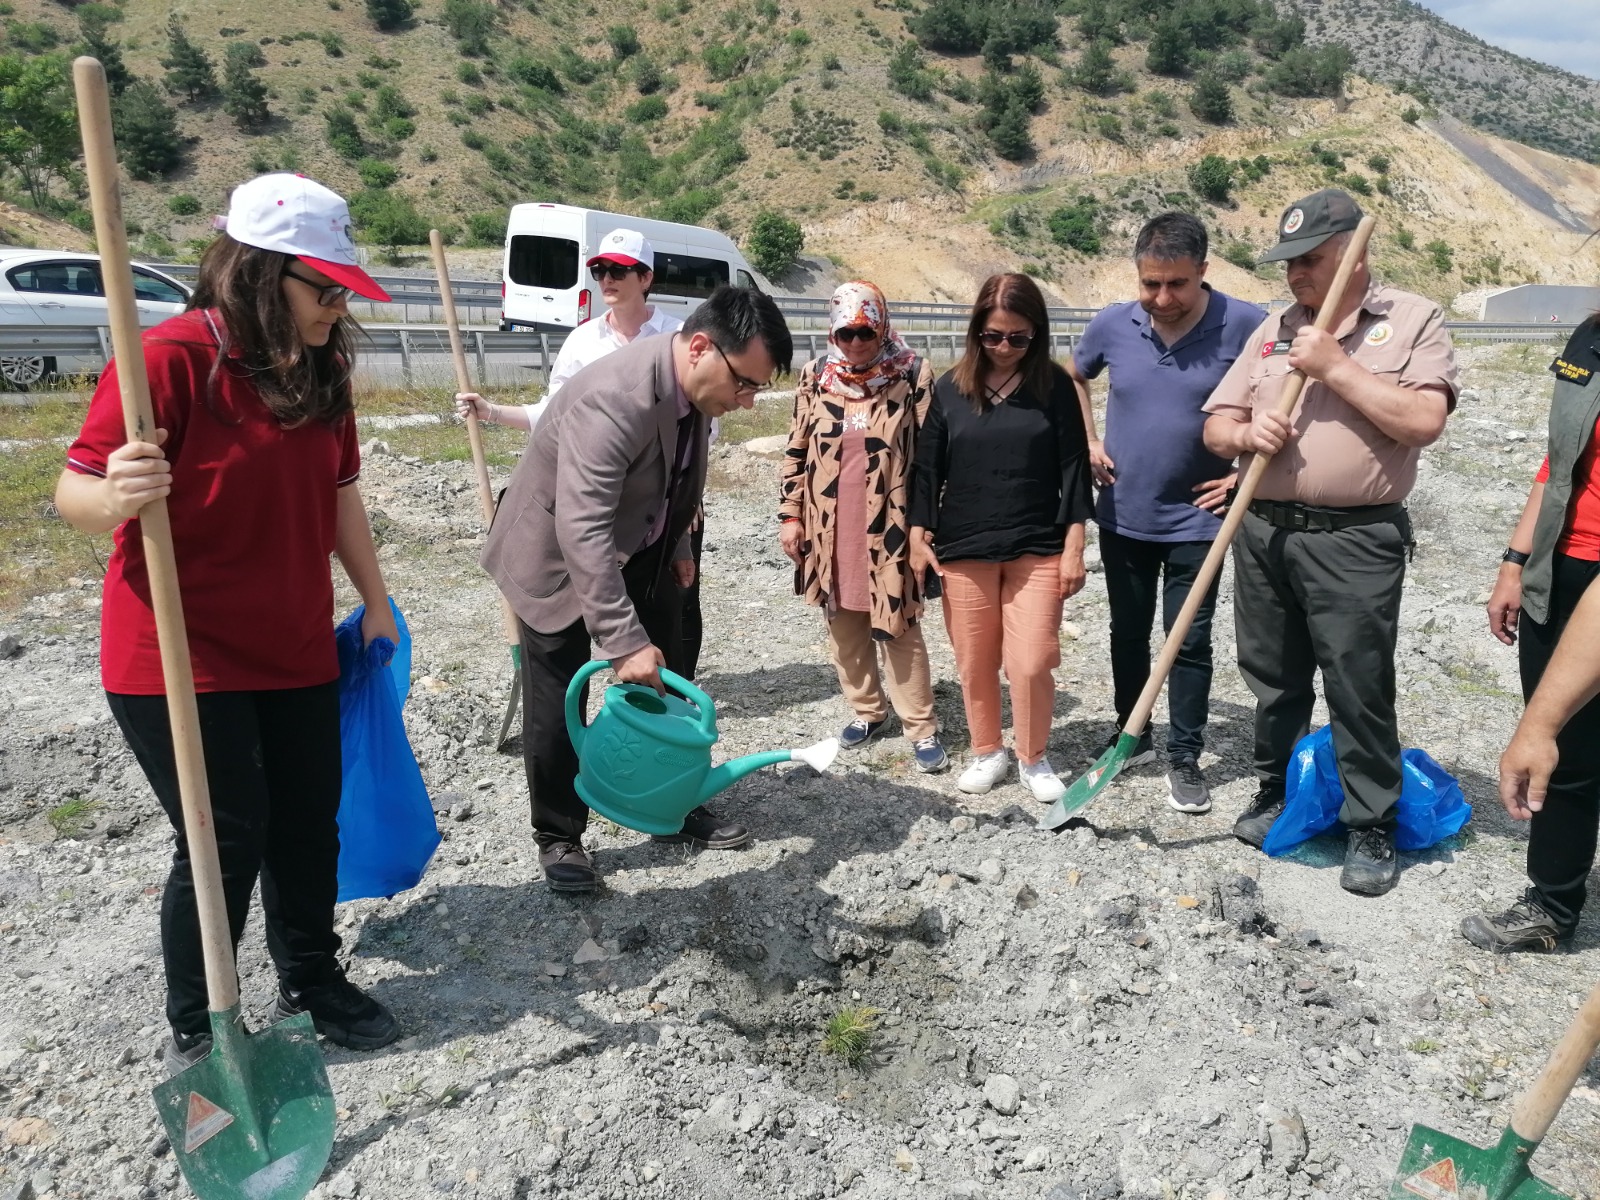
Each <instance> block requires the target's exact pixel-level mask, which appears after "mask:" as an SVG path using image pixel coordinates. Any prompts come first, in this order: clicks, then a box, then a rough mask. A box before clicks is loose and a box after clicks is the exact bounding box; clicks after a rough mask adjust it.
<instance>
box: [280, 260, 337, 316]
mask: <svg viewBox="0 0 1600 1200" xmlns="http://www.w3.org/2000/svg"><path fill="white" fill-rule="evenodd" d="M283 273H284V274H285V275H287V276H288V277H289V278H290V279H292V280H294V281H295V282H296V283H303V284H305V285H306V286H307V287H309V288H316V289H317V303H318V304H319V305H321V306H322V307H323V308H332V307H333V306H334V305H335V304H337V303H339V301H341V300H348V299H349V298H350V297H351V296H353V295H354V294H355V293H354V292H353V291H352V290H351V289H350V288H347V287H345V286H344V285H343V284H339V283H318V282H317V281H316V280H315V279H307V278H306V277H305V276H304V275H296V274H295V273H294V270H293V269H292V268H290V267H285V268H284V269H283Z"/></svg>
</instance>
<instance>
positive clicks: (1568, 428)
mask: <svg viewBox="0 0 1600 1200" xmlns="http://www.w3.org/2000/svg"><path fill="white" fill-rule="evenodd" d="M1550 370H1551V372H1552V373H1553V374H1554V375H1555V390H1554V392H1553V394H1552V395H1551V398H1550V440H1549V443H1548V446H1549V453H1548V454H1547V455H1546V456H1545V460H1544V465H1543V466H1541V467H1540V468H1539V473H1538V475H1537V476H1535V477H1534V481H1533V487H1532V489H1531V490H1530V491H1529V492H1528V503H1527V504H1526V505H1525V506H1524V508H1523V510H1522V518H1521V519H1520V520H1519V521H1518V522H1517V527H1516V528H1515V529H1514V530H1512V533H1511V542H1510V545H1509V546H1508V547H1507V548H1506V552H1505V554H1504V555H1503V556H1502V560H1501V563H1500V574H1499V577H1498V578H1497V579H1496V580H1495V585H1494V590H1493V591H1492V592H1491V593H1490V594H1489V632H1490V633H1492V634H1493V635H1494V636H1495V637H1497V638H1499V639H1500V640H1501V641H1502V642H1504V643H1505V644H1506V645H1508V646H1509V645H1512V644H1513V643H1515V644H1516V646H1517V659H1518V663H1517V665H1518V666H1519V668H1520V669H1521V674H1522V695H1523V699H1524V700H1528V699H1531V698H1532V696H1533V693H1534V690H1535V689H1536V688H1538V687H1539V681H1540V680H1541V679H1542V678H1543V677H1544V675H1545V672H1546V671H1547V670H1549V668H1550V666H1551V664H1552V662H1555V661H1557V659H1558V655H1557V651H1556V644H1557V643H1558V642H1560V641H1561V633H1562V630H1564V629H1565V628H1566V626H1567V622H1568V621H1569V620H1570V619H1571V618H1572V615H1573V612H1574V611H1575V610H1576V609H1577V607H1578V602H1579V601H1580V600H1582V599H1583V595H1584V593H1585V592H1587V591H1588V590H1589V588H1590V585H1591V584H1593V583H1594V581H1595V580H1596V579H1600V471H1597V470H1596V456H1597V455H1600V427H1597V422H1600V313H1597V314H1595V315H1594V316H1592V317H1590V318H1589V319H1588V320H1586V321H1584V322H1583V323H1582V324H1580V325H1579V326H1578V328H1577V329H1575V330H1573V333H1572V337H1571V338H1570V339H1568V341H1567V345H1566V348H1565V349H1564V350H1562V352H1561V354H1560V355H1559V356H1558V357H1557V358H1556V360H1555V361H1554V362H1553V363H1551V364H1550ZM1519 635H1520V636H1519ZM1556 747H1557V750H1558V752H1559V755H1560V760H1559V762H1558V763H1557V764H1556V768H1555V772H1554V773H1553V774H1552V775H1551V776H1550V779H1549V788H1548V791H1547V793H1546V794H1544V795H1541V796H1529V795H1528V794H1527V793H1526V791H1522V792H1519V791H1517V790H1516V789H1514V788H1513V789H1510V790H1507V789H1506V788H1505V786H1504V784H1502V790H1501V798H1502V802H1503V803H1504V804H1505V807H1506V812H1507V813H1508V814H1510V816H1511V818H1512V820H1514V821H1527V822H1529V828H1528V868H1527V869H1528V886H1527V888H1526V889H1524V891H1523V893H1522V897H1521V899H1519V900H1516V901H1513V902H1512V904H1511V907H1510V908H1507V909H1504V910H1503V911H1501V912H1475V913H1468V914H1467V916H1466V917H1465V919H1463V920H1462V922H1461V933H1462V936H1464V937H1465V938H1466V939H1467V940H1468V941H1469V942H1471V943H1472V944H1473V945H1475V946H1478V947H1480V948H1481V949H1484V950H1491V951H1494V952H1496V953H1505V952H1508V951H1515V950H1554V949H1556V948H1558V947H1563V946H1568V945H1570V944H1571V942H1572V937H1573V934H1574V932H1576V930H1577V927H1578V918H1579V917H1580V915H1581V914H1582V912H1583V906H1584V902H1585V900H1586V899H1587V898H1588V880H1589V872H1590V870H1591V869H1592V868H1593V866H1594V857H1595V844H1596V841H1597V834H1600V700H1590V701H1588V702H1587V703H1586V704H1584V705H1583V706H1582V707H1581V708H1579V709H1578V710H1577V711H1576V712H1575V713H1574V714H1572V716H1571V719H1570V720H1568V721H1567V722H1566V723H1565V727H1564V728H1562V730H1561V732H1560V734H1559V735H1557V737H1556Z"/></svg>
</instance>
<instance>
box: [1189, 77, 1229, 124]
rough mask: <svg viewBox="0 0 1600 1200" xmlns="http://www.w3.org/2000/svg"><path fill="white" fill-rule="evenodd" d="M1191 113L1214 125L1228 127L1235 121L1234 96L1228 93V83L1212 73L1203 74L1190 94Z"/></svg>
mask: <svg viewBox="0 0 1600 1200" xmlns="http://www.w3.org/2000/svg"><path fill="white" fill-rule="evenodd" d="M1189 111H1190V112H1192V113H1194V115H1195V116H1197V117H1199V118H1200V119H1201V120H1202V121H1206V122H1208V123H1209V124H1212V125H1226V124H1227V123H1228V122H1229V121H1231V120H1233V95H1232V93H1231V92H1229V91H1228V81H1227V80H1225V79H1223V78H1222V76H1220V75H1215V74H1213V73H1211V72H1210V71H1203V72H1201V74H1200V76H1199V77H1198V78H1197V79H1196V80H1195V85H1194V90H1193V91H1191V92H1190V93H1189Z"/></svg>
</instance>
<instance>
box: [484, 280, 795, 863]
mask: <svg viewBox="0 0 1600 1200" xmlns="http://www.w3.org/2000/svg"><path fill="white" fill-rule="evenodd" d="M792 354H793V344H792V341H791V338H790V336H789V329H788V326H787V325H786V324H785V323H784V319H783V314H782V313H781V312H779V311H778V307H777V305H776V304H774V303H773V302H772V300H771V298H770V297H767V296H764V295H762V294H761V293H760V292H757V291H755V290H753V289H747V288H732V287H722V288H718V289H717V290H716V291H715V292H713V293H712V295H711V296H710V297H709V298H708V299H707V300H706V301H705V303H703V304H702V305H701V306H700V307H699V308H698V309H696V310H695V311H694V313H693V314H692V315H691V316H690V317H689V319H688V320H687V321H686V322H685V323H684V326H683V328H682V330H680V331H679V332H678V333H676V334H673V335H671V336H660V337H653V338H648V339H644V340H641V341H637V342H632V343H630V344H628V345H626V346H623V347H621V348H620V349H618V350H616V351H614V352H613V353H611V354H609V355H607V356H606V357H605V358H603V359H601V360H599V361H598V362H595V363H592V364H591V365H589V366H587V367H585V368H583V369H582V370H581V371H579V372H578V373H577V374H576V375H574V376H573V377H572V378H571V379H570V380H568V381H567V383H566V385H565V386H564V387H563V388H562V389H561V391H560V392H559V393H557V395H556V397H555V399H554V400H552V401H551V402H550V407H549V409H548V411H547V412H546V413H545V415H544V419H543V420H542V421H541V422H540V424H539V432H538V434H537V436H535V437H534V439H533V441H532V443H531V444H530V446H529V448H528V452H527V453H526V454H524V455H523V457H522V461H521V462H519V463H518V464H517V469H516V470H515V471H514V472H513V473H512V476H511V483H510V485H509V486H508V487H507V488H506V491H505V495H504V496H503V497H502V499H501V501H500V506H499V509H498V511H497V512H496V515H495V521H494V527H493V528H492V529H491V530H490V531H489V540H488V545H487V546H486V547H485V549H484V553H483V566H484V569H485V570H487V571H488V572H489V574H490V575H491V576H493V577H494V580H495V582H496V583H497V584H498V585H499V587H500V590H501V591H502V592H503V593H505V596H506V598H507V599H508V600H509V601H510V602H511V607H512V608H513V609H515V610H516V613H517V617H518V620H519V624H520V626H521V635H522V756H523V762H524V765H525V767H526V769H527V775H528V792H529V795H530V797H531V799H532V807H533V829H534V839H535V840H536V841H537V842H538V844H539V862H540V865H541V866H542V867H543V869H544V874H545V880H546V882H547V883H548V885H549V886H550V888H551V890H553V891H562V892H581V891H590V890H592V889H593V888H594V887H595V886H596V885H597V884H598V882H599V879H598V876H597V875H596V873H595V869H594V862H593V860H592V859H591V857H590V856H589V854H588V852H587V851H586V850H585V849H584V848H583V831H584V829H585V828H586V827H587V825H588V821H589V809H588V807H587V806H586V805H585V804H584V803H583V801H582V800H580V799H579V798H578V794H577V792H576V790H575V789H574V787H573V780H574V778H575V777H576V775H577V773H578V758H577V754H576V752H575V751H574V750H573V747H572V741H571V739H570V738H569V737H568V736H567V729H566V718H565V698H566V691H567V685H568V684H569V683H570V682H571V681H572V677H573V676H574V675H575V674H577V672H578V669H579V668H580V667H582V666H583V664H584V663H586V662H588V661H589V658H590V643H591V642H593V643H594V645H595V646H596V647H597V648H598V653H599V656H600V657H602V658H607V659H610V660H611V668H612V670H613V671H614V672H615V673H616V676H617V678H618V679H619V680H621V681H623V682H627V683H645V684H649V685H650V686H652V687H654V688H655V689H656V690H657V691H660V690H662V684H661V676H660V673H659V672H660V668H661V667H663V666H665V667H668V668H669V669H673V670H678V671H679V673H683V671H682V667H683V665H684V664H682V663H681V662H680V661H678V660H679V659H680V657H681V653H682V639H681V637H680V633H679V630H680V621H681V617H682V589H684V588H686V587H688V586H689V585H690V584H691V583H693V582H694V571H695V564H694V559H693V557H692V555H691V553H690V545H689V527H690V523H691V522H692V520H693V518H694V514H695V510H696V509H697V508H698V507H699V505H700V500H701V495H702V493H703V492H704V490H705V478H706V443H707V432H708V428H709V424H710V421H711V419H712V418H713V417H719V416H722V415H723V414H724V413H727V412H731V411H732V410H733V409H735V408H750V407H752V406H753V405H754V403H755V395H756V392H757V391H759V390H761V389H763V388H765V387H767V386H768V383H769V382H770V380H771V379H772V376H773V375H774V374H775V373H777V372H778V371H780V370H787V369H788V367H789V360H790V358H791V356H792ZM749 837H750V835H749V833H748V832H747V831H746V830H745V829H744V828H743V827H742V826H739V825H734V824H728V823H724V822H721V821H719V820H718V819H717V818H716V817H714V816H713V815H712V814H711V813H710V812H709V811H708V810H707V809H706V808H705V807H703V806H702V807H700V808H696V809H695V810H694V811H693V812H691V813H690V814H689V817H688V819H687V820H686V821H685V822H684V827H683V832H682V833H679V834H675V835H673V836H672V837H669V838H663V839H658V840H663V841H674V842H688V843H692V844H694V845H697V846H702V847H711V848H715V849H724V848H729V847H733V846H739V845H743V844H744V843H745V842H746V841H748V840H749Z"/></svg>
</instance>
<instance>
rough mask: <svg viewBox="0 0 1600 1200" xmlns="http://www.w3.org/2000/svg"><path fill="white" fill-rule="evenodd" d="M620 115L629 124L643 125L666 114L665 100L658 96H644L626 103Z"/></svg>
mask: <svg viewBox="0 0 1600 1200" xmlns="http://www.w3.org/2000/svg"><path fill="white" fill-rule="evenodd" d="M622 115H623V116H624V117H625V118H627V120H628V123H629V124H631V125H645V124H648V123H649V122H651V121H659V120H661V118H662V117H664V116H666V115H667V102H666V101H665V100H663V99H662V98H661V97H660V96H645V97H642V98H641V99H638V100H635V101H634V102H633V103H632V104H630V105H628V107H627V108H625V109H624V110H623V113H622Z"/></svg>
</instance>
